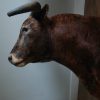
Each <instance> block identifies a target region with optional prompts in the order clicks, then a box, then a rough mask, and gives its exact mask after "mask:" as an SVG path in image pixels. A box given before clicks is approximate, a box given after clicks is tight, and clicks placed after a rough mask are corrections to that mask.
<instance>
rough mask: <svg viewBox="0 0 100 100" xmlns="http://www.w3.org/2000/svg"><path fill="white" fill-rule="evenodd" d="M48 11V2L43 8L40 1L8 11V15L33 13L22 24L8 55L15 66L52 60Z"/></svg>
mask: <svg viewBox="0 0 100 100" xmlns="http://www.w3.org/2000/svg"><path fill="white" fill-rule="evenodd" d="M47 11H48V5H47V4H46V5H45V6H44V7H43V8H41V5H40V3H38V2H33V3H29V4H26V5H23V6H21V7H18V8H16V9H15V10H12V11H10V12H8V16H14V15H17V14H22V13H26V12H31V15H30V16H29V17H28V18H27V19H26V20H25V21H24V23H23V24H22V27H21V30H20V35H19V38H18V40H17V42H16V44H15V46H14V48H13V49H12V51H11V53H10V56H9V57H8V59H9V61H10V62H11V63H12V64H14V65H15V66H24V65H26V64H28V63H31V62H39V61H41V62H43V61H45V60H50V45H48V44H49V42H50V36H49V34H48V32H47V27H48V24H47V23H48V21H49V20H48V18H47Z"/></svg>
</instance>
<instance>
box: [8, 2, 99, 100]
mask: <svg viewBox="0 0 100 100" xmlns="http://www.w3.org/2000/svg"><path fill="white" fill-rule="evenodd" d="M48 8H49V7H48V5H47V4H46V5H44V7H42V8H41V5H40V3H39V2H33V3H30V4H26V5H23V6H21V7H19V8H17V9H15V10H13V11H10V12H9V13H8V16H13V15H17V14H21V13H26V12H31V14H30V16H29V17H28V18H27V19H26V20H25V21H24V23H23V24H22V27H21V30H20V35H19V38H18V40H17V42H16V44H15V46H14V48H13V49H12V51H11V53H10V56H9V58H8V59H9V61H10V62H11V63H12V64H14V65H15V66H19V67H21V66H25V65H26V64H28V63H34V62H47V61H56V62H59V63H61V64H63V65H65V66H67V67H68V68H69V69H71V70H72V71H73V72H74V73H75V74H76V75H77V76H78V77H79V78H80V80H81V81H82V82H83V83H84V85H85V86H86V88H87V89H88V91H89V92H90V93H91V94H92V95H94V96H96V97H97V98H99V100H100V74H99V73H100V72H99V71H100V18H95V17H86V16H81V15H77V14H58V15H55V16H52V17H48V16H47V12H48Z"/></svg>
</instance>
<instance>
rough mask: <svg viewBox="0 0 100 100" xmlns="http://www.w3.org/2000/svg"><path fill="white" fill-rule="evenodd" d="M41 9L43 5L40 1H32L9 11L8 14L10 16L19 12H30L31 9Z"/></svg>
mask: <svg viewBox="0 0 100 100" xmlns="http://www.w3.org/2000/svg"><path fill="white" fill-rule="evenodd" d="M40 10H41V5H40V3H39V2H31V3H28V4H25V5H22V6H20V7H18V8H16V9H14V10H12V11H10V12H8V13H7V15H8V16H9V17H10V16H14V15H17V14H21V13H26V12H30V11H32V12H33V13H34V12H39V11H40Z"/></svg>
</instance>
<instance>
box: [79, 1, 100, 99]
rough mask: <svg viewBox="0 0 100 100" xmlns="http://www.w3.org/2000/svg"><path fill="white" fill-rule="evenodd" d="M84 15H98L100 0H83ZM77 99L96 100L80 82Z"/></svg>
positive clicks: (99, 13) (99, 12)
mask: <svg viewBox="0 0 100 100" xmlns="http://www.w3.org/2000/svg"><path fill="white" fill-rule="evenodd" d="M84 15H87V16H100V0H85V9H84ZM78 100H97V99H96V98H95V97H93V96H91V95H90V94H89V93H88V91H87V90H86V89H85V87H84V86H83V84H82V83H80V84H79V95H78Z"/></svg>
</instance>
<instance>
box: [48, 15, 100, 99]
mask: <svg viewBox="0 0 100 100" xmlns="http://www.w3.org/2000/svg"><path fill="white" fill-rule="evenodd" d="M51 21H52V27H51V29H49V32H50V33H51V40H52V53H53V54H52V56H53V60H55V61H57V62H59V63H61V64H63V65H65V66H67V67H68V68H70V69H71V70H72V71H73V72H74V73H75V74H76V75H77V76H78V77H79V78H80V79H81V81H82V82H83V83H84V84H85V86H86V88H87V89H88V91H89V92H90V93H91V94H92V95H94V96H96V97H97V98H99V99H100V74H99V71H100V66H99V65H100V18H97V17H86V16H81V15H74V14H62V15H56V16H53V17H52V18H51Z"/></svg>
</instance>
